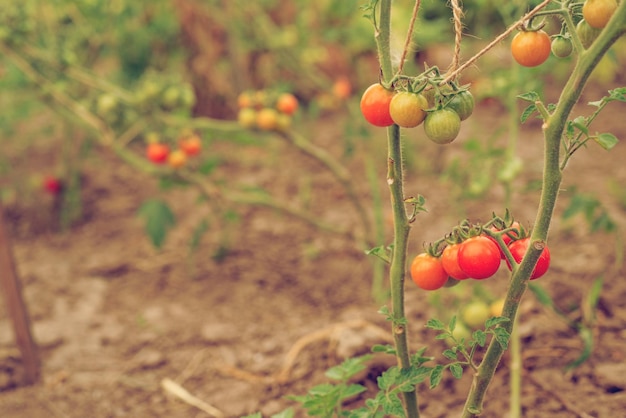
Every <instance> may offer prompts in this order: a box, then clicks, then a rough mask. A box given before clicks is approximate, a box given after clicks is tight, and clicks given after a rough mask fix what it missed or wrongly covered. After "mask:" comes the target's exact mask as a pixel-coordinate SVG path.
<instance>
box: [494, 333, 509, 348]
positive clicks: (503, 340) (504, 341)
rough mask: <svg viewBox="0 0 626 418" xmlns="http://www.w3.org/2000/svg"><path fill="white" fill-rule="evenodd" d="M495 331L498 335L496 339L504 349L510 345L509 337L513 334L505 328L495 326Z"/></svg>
mask: <svg viewBox="0 0 626 418" xmlns="http://www.w3.org/2000/svg"><path fill="white" fill-rule="evenodd" d="M493 333H494V335H495V337H496V341H498V344H500V347H502V349H503V350H506V349H507V348H508V347H509V338H510V337H511V335H510V334H509V332H508V331H507V330H505V329H504V328H500V327H498V328H494V330H493Z"/></svg>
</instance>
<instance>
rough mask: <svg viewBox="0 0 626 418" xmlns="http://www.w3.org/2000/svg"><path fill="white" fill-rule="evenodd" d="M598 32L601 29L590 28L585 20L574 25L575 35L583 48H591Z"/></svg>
mask: <svg viewBox="0 0 626 418" xmlns="http://www.w3.org/2000/svg"><path fill="white" fill-rule="evenodd" d="M600 32H601V29H597V28H593V27H591V25H590V24H589V23H588V22H587V21H586V20H585V19H581V21H580V22H578V24H577V25H576V34H577V35H578V37H579V38H580V43H581V44H583V46H584V47H585V48H589V47H590V46H591V44H592V43H593V41H595V40H596V38H597V37H598V35H600Z"/></svg>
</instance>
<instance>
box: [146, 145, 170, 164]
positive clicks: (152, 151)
mask: <svg viewBox="0 0 626 418" xmlns="http://www.w3.org/2000/svg"><path fill="white" fill-rule="evenodd" d="M169 153H170V147H168V146H167V144H163V143H160V142H151V143H149V144H148V147H147V149H146V155H147V157H148V159H149V160H150V161H152V162H153V163H156V164H163V163H165V162H166V161H167V156H168V155H169Z"/></svg>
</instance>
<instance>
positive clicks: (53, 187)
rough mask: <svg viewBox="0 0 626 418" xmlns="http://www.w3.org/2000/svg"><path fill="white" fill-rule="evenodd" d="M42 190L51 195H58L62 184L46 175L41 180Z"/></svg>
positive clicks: (53, 177)
mask: <svg viewBox="0 0 626 418" xmlns="http://www.w3.org/2000/svg"><path fill="white" fill-rule="evenodd" d="M43 189H44V190H45V191H46V192H48V193H50V194H51V195H58V194H59V193H61V190H62V189H63V183H62V182H61V180H59V179H58V178H57V177H55V176H52V175H47V176H45V177H44V179H43Z"/></svg>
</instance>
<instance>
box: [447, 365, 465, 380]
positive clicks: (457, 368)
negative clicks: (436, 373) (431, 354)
mask: <svg viewBox="0 0 626 418" xmlns="http://www.w3.org/2000/svg"><path fill="white" fill-rule="evenodd" d="M450 373H452V376H454V377H455V378H457V379H460V378H461V377H463V366H461V365H460V364H459V363H454V364H451V365H450Z"/></svg>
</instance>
